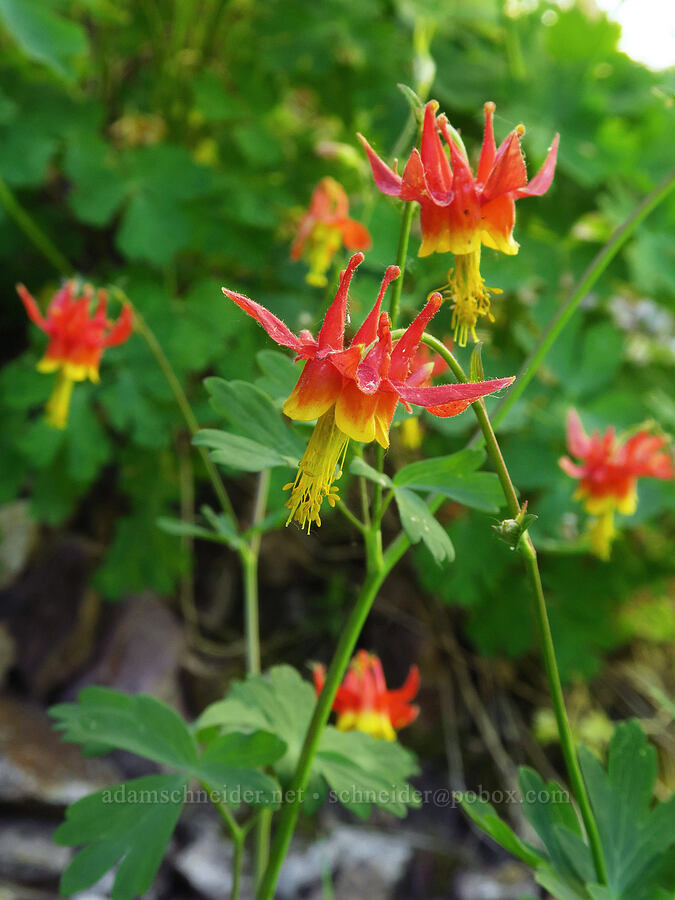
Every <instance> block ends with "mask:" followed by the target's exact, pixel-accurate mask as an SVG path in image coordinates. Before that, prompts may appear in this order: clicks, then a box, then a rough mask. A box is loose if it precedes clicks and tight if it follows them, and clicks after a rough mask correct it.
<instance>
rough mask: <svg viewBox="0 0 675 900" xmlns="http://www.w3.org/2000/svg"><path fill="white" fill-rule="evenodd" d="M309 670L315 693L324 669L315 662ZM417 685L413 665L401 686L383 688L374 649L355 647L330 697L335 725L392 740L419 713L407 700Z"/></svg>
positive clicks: (322, 677)
mask: <svg viewBox="0 0 675 900" xmlns="http://www.w3.org/2000/svg"><path fill="white" fill-rule="evenodd" d="M313 674H314V687H315V688H316V693H317V695H318V694H320V693H321V690H322V689H323V685H324V681H325V677H326V670H325V668H324V667H323V666H321V665H316V666H314V673H313ZM419 687H420V674H419V671H418V669H417V666H412V667H411V669H410V672H409V673H408V677H407V678H406V680H405V682H404V684H403V686H402V687H400V688H399V689H398V690H396V691H389V690H387V683H386V681H385V678H384V672H383V671H382V663H381V662H380V660H379V658H378V657H377V656H375V654H374V653H367V652H366V651H365V650H359V651H358V653H357V654H356V655H355V656H354V658H353V659H352V661H351V663H350V664H349V669H348V671H347V674H346V675H345V677H344V681H343V682H342V684H341V685H340V687H339V688H338V690H337V694H336V695H335V700H334V701H333V709H334V710H335V712H336V713H337V715H338V719H337V727H338V729H339V730H340V731H365V732H366V734H370V735H372V736H373V737H376V738H385V740H388V741H393V740H396V732H397V731H398V730H399V729H400V728H404V727H405V726H406V725H410V723H411V722H414V720H415V719H416V718H417V716H418V715H419V707H418V706H412V705H411V703H410V701H411V700H413V699H414V698H415V697H416V695H417V692H418V690H419Z"/></svg>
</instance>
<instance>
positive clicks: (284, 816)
mask: <svg viewBox="0 0 675 900" xmlns="http://www.w3.org/2000/svg"><path fill="white" fill-rule="evenodd" d="M366 553H367V563H368V566H367V574H366V580H365V581H364V583H363V586H362V588H361V591H360V593H359V596H358V598H357V600H356V603H355V604H354V608H353V609H352V612H351V614H350V616H349V618H348V620H347V622H346V624H345V627H344V629H343V630H342V634H341V635H340V640H339V642H338V646H337V649H336V651H335V655H334V656H333V660H332V662H331V664H330V666H329V668H328V672H327V673H326V681H325V684H324V686H323V690H322V691H321V693H320V695H319V698H318V700H317V703H316V706H315V708H314V713H313V715H312V719H311V722H310V724H309V728H308V729H307V734H306V735H305V741H304V743H303V746H302V750H301V752H300V758H299V760H298V764H297V766H296V769H295V773H294V775H293V779H292V781H291V784H290V786H289V789H288V792H287V799H286V802H285V804H284V806H283V807H282V810H281V814H280V817H279V824H278V827H277V832H276V836H275V838H274V843H273V844H272V849H271V852H270V859H269V863H268V866H267V869H266V871H265V875H264V878H263V880H262V883H261V885H260V888H259V890H258V893H257V895H256V896H257V900H272V898H273V897H274V890H275V887H276V883H277V880H278V878H279V873H280V871H281V866H282V865H283V861H284V858H285V856H286V853H287V851H288V847H289V845H290V842H291V837H292V836H293V831H294V830H295V825H296V822H297V820H298V816H299V814H300V807H301V805H302V801H303V798H304V792H305V790H306V788H307V783H308V781H309V774H310V769H311V767H312V763H313V761H314V757H315V755H316V752H317V750H318V747H319V741H320V739H321V734H322V732H323V730H324V728H325V727H326V724H327V722H328V717H329V716H330V712H331V709H332V706H333V701H334V700H335V695H336V693H337V689H338V687H339V685H340V682H341V681H342V679H343V678H344V674H345V672H346V671H347V666H348V665H349V660H350V659H351V656H352V654H353V652H354V648H355V647H356V642H357V640H358V638H359V634H360V633H361V629H362V628H363V625H364V623H365V621H366V618H367V617H368V613H369V612H370V609H371V607H372V605H373V602H374V600H375V597H376V596H377V592H378V590H379V589H380V586H381V584H382V582H383V581H384V579H385V578H386V576H387V575H388V573H389V571H390V569H389V568H387V567H386V566H385V562H384V558H383V556H382V546H381V534H380V531H379V528H378V529H373V530H371V531H370V532H369V533H368V535H367V540H366ZM395 562H396V560H395V559H394V562H393V563H392V565H393V564H394V563H395Z"/></svg>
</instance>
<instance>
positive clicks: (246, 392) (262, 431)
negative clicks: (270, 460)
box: [204, 378, 304, 465]
mask: <svg viewBox="0 0 675 900" xmlns="http://www.w3.org/2000/svg"><path fill="white" fill-rule="evenodd" d="M204 384H205V385H206V389H207V391H208V392H209V394H210V395H211V405H212V406H213V408H214V409H215V410H216V412H218V413H220V414H221V415H222V416H224V417H225V419H226V420H227V421H228V422H229V423H230V424H231V425H232V426H233V427H234V428H235V430H236V431H237V432H238V433H239V434H241V435H242V436H243V437H245V438H249V439H250V440H252V441H255V442H256V443H258V444H262V446H264V447H269V448H272V449H273V450H275V451H276V452H277V453H278V454H279V455H280V456H281V457H288V458H290V459H294V460H298V459H300V457H301V456H302V454H303V452H304V447H303V445H302V441H301V440H300V439H299V437H298V436H297V434H296V433H295V432H294V431H293V430H292V429H291V428H289V427H288V426H287V425H286V424H285V423H284V421H283V418H282V416H281V414H280V413H279V411H278V410H277V408H276V407H275V405H274V403H273V402H272V400H271V399H270V398H269V397H268V395H267V394H266V393H265V392H264V391H261V390H260V388H258V387H256V386H255V385H253V384H249V383H248V382H246V381H225V380H224V379H223V378H207V379H206V380H205V382H204ZM277 465H279V463H278V464H277Z"/></svg>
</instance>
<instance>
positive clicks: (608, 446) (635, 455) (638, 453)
mask: <svg viewBox="0 0 675 900" xmlns="http://www.w3.org/2000/svg"><path fill="white" fill-rule="evenodd" d="M665 445H666V441H665V440H664V439H663V438H662V437H658V436H657V435H652V434H648V433H647V432H646V431H638V433H637V434H635V435H633V437H631V438H629V439H628V440H627V441H626V442H625V443H621V442H620V441H619V440H617V438H616V436H615V433H614V429H613V428H608V429H607V431H606V432H605V433H604V434H600V432H599V431H595V432H593V434H592V435H591V436H590V437H589V436H588V435H587V434H586V432H585V431H584V428H583V425H582V424H581V419H580V418H579V415H578V413H577V412H576V411H575V410H573V409H572V410H570V411H569V413H568V416H567V447H568V449H569V452H570V453H571V454H572V456H575V457H576V458H577V459H579V460H581V463H580V464H577V463H575V462H573V461H572V460H571V459H570V458H569V457H567V456H564V457H562V459H561V460H560V466H561V468H562V469H563V471H564V472H566V473H567V474H568V475H569V476H570V477H572V478H577V479H579V487H578V488H577V491H576V493H575V494H574V499H575V500H581V501H583V504H584V508H585V509H586V511H587V512H588V513H589V515H591V516H593V522H592V523H591V528H590V541H591V549H592V550H593V552H594V553H595V554H596V555H597V556H599V557H600V558H601V559H609V555H610V550H611V544H612V540H613V539H614V537H615V535H616V528H615V525H614V514H615V513H617V512H618V513H621V515H624V516H631V515H632V514H633V513H634V512H635V510H636V508H637V499H638V498H637V479H638V478H664V479H669V478H672V477H673V466H672V462H671V460H670V457H669V455H668V453H666V452H665V451H664V450H663V448H664V447H665Z"/></svg>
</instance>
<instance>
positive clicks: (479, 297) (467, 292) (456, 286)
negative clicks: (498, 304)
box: [441, 248, 502, 347]
mask: <svg viewBox="0 0 675 900" xmlns="http://www.w3.org/2000/svg"><path fill="white" fill-rule="evenodd" d="M441 293H442V294H443V295H444V296H445V297H447V298H448V299H449V300H450V302H451V303H452V323H451V325H452V328H453V329H454V338H455V340H456V341H457V343H458V345H459V346H460V347H466V342H467V338H468V336H469V334H470V335H471V337H472V339H473V340H474V341H477V340H478V338H477V337H476V324H477V322H478V319H479V318H481V317H483V316H487V318H488V320H489V321H490V322H494V320H495V319H494V316H493V315H492V313H491V312H490V294H501V293H502V292H501V290H499V288H490V287H486V285H485V282H484V281H483V276H482V275H481V274H480V248H479V249H478V250H474V251H473V252H472V253H464V254H455V268H454V269H450V271H449V272H448V283H447V284H446V285H444V286H443V287H442V288H441Z"/></svg>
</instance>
